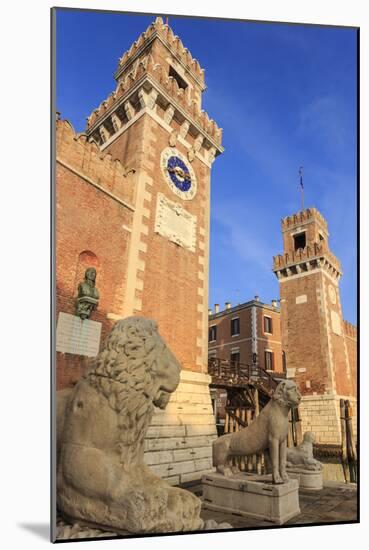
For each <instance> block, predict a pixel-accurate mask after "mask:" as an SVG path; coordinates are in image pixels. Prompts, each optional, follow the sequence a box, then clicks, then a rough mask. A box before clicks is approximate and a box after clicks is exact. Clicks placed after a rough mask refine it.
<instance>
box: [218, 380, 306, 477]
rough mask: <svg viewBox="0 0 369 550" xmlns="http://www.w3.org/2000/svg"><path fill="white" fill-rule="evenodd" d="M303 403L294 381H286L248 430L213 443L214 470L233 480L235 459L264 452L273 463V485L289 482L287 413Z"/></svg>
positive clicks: (277, 389) (227, 435)
mask: <svg viewBox="0 0 369 550" xmlns="http://www.w3.org/2000/svg"><path fill="white" fill-rule="evenodd" d="M300 401H301V394H300V392H299V391H298V389H297V386H296V384H295V382H293V381H292V380H283V381H282V382H280V383H279V384H278V386H277V387H276V389H275V391H274V393H273V395H272V398H271V399H270V401H269V402H268V403H267V405H266V406H265V407H264V408H263V409H262V410H261V412H260V414H259V415H258V416H257V417H256V418H255V420H253V421H252V422H251V424H250V425H249V426H247V427H246V428H243V429H242V430H240V431H238V432H234V433H231V434H226V435H223V436H222V437H219V438H218V439H216V440H215V441H214V442H213V466H215V467H216V469H217V472H219V473H221V474H224V475H225V476H230V475H232V474H237V473H238V472H239V470H238V468H237V467H235V466H232V467H230V466H229V461H230V459H231V458H232V457H237V456H249V455H253V454H255V453H260V452H264V454H265V455H266V456H265V458H266V461H267V462H268V461H269V462H270V463H271V467H272V477H273V483H275V484H279V483H284V482H285V481H288V479H289V478H288V475H287V472H286V453H287V434H288V413H289V410H290V409H291V408H295V407H297V406H298V405H299V403H300Z"/></svg>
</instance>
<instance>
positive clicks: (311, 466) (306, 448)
mask: <svg viewBox="0 0 369 550" xmlns="http://www.w3.org/2000/svg"><path fill="white" fill-rule="evenodd" d="M314 440H315V438H314V434H313V433H312V432H305V433H304V437H303V441H302V443H300V445H298V446H297V447H290V448H288V449H287V468H291V469H293V468H302V469H304V470H314V471H319V470H322V469H323V464H322V463H321V462H319V460H316V459H315V458H314V456H313V443H314Z"/></svg>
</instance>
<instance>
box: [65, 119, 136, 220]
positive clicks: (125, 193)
mask: <svg viewBox="0 0 369 550" xmlns="http://www.w3.org/2000/svg"><path fill="white" fill-rule="evenodd" d="M56 151H57V156H56V158H57V162H58V163H60V164H62V165H64V167H66V168H68V169H72V170H73V171H75V172H78V174H80V175H82V177H87V178H90V179H91V180H93V181H94V182H98V184H99V186H100V187H101V188H103V189H105V190H106V191H108V192H110V193H114V194H115V195H117V196H118V197H119V198H120V199H121V200H122V201H125V202H126V203H127V206H128V207H130V209H131V210H133V209H134V208H133V206H132V204H133V199H134V184H133V181H132V178H131V177H130V176H131V175H132V174H133V173H134V169H131V168H127V167H125V166H123V164H122V163H121V162H120V160H119V159H117V158H114V157H113V156H112V155H111V154H110V153H102V152H101V151H100V149H99V147H98V146H97V145H96V143H94V142H90V141H88V139H87V136H86V134H83V133H82V134H77V133H76V132H75V130H74V128H73V126H72V124H71V123H70V122H69V121H68V120H61V119H60V118H58V119H57V121H56Z"/></svg>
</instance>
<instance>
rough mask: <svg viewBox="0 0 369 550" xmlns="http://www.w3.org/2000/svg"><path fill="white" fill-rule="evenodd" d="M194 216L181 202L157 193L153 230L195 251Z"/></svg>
mask: <svg viewBox="0 0 369 550" xmlns="http://www.w3.org/2000/svg"><path fill="white" fill-rule="evenodd" d="M196 221H197V220H196V216H193V215H192V214H190V213H189V212H187V211H186V210H185V209H184V208H183V207H182V205H181V204H179V203H177V202H173V201H171V200H169V199H167V198H166V197H165V196H164V195H163V194H162V193H159V194H158V202H157V204H156V218H155V231H156V233H159V235H162V236H163V237H166V238H167V239H169V240H170V241H172V242H174V243H176V244H178V245H179V246H182V247H183V248H187V250H191V252H195V250H196Z"/></svg>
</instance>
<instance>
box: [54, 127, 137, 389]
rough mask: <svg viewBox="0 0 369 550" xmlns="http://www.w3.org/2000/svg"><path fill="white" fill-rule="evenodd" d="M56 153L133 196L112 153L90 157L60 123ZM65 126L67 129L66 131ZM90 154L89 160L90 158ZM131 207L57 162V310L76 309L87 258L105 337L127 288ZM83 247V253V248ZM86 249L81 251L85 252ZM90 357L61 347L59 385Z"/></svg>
mask: <svg viewBox="0 0 369 550" xmlns="http://www.w3.org/2000/svg"><path fill="white" fill-rule="evenodd" d="M60 130H61V133H62V134H63V135H60V133H58V140H57V144H58V147H57V158H58V159H59V160H61V162H63V163H66V164H68V165H70V166H71V167H73V168H75V169H78V170H80V171H81V172H83V173H84V175H86V176H88V177H91V178H93V179H94V181H96V180H98V181H99V184H100V185H101V186H104V187H106V188H107V189H109V190H112V191H114V193H115V194H118V193H119V194H120V195H121V196H124V197H125V198H130V195H131V194H132V189H131V190H130V189H129V188H128V186H125V187H124V184H125V183H126V182H125V179H124V178H123V177H122V176H121V175H119V174H118V175H117V173H116V169H117V167H116V166H112V162H111V161H110V159H106V158H105V159H100V161H99V160H98V157H97V155H96V156H95V157H94V158H93V161H91V157H92V154H91V146H90V144H87V145H84V144H83V142H81V141H79V140H76V139H74V134H72V133H71V131H70V129H68V127H66V123H59V125H58V131H60ZM65 130H66V131H65ZM87 159H88V161H87ZM131 221H132V212H131V211H130V210H128V209H127V208H126V207H124V206H123V205H121V204H120V203H119V202H117V201H115V200H114V199H112V198H111V197H109V196H108V195H106V194H105V193H104V192H102V191H101V190H98V189H96V188H95V187H94V186H93V185H91V184H90V183H88V182H87V181H86V180H85V179H84V178H83V177H81V176H79V175H77V174H75V173H74V172H73V171H71V170H70V169H69V168H66V167H65V166H63V165H62V164H61V163H60V162H58V161H57V166H56V286H57V289H56V292H57V302H56V315H57V319H58V315H59V312H61V311H63V312H66V313H71V314H75V297H76V294H77V287H78V283H79V282H80V281H81V280H83V276H84V270H85V268H86V267H88V265H87V264H92V265H94V266H95V267H96V270H97V279H96V286H97V288H98V290H99V293H100V301H99V306H98V309H97V310H96V311H94V312H92V314H91V317H90V318H91V319H92V320H95V321H100V322H101V323H102V336H101V342H102V341H103V340H104V338H105V336H106V334H107V333H108V332H109V330H110V328H111V326H112V324H113V322H114V321H112V320H109V319H108V318H107V315H108V313H113V314H119V312H120V310H121V307H122V303H123V299H124V291H125V280H126V266H127V252H128V246H129V239H130V233H129V232H128V231H127V230H125V229H123V225H125V226H127V227H129V226H130V225H131ZM83 253H84V254H83ZM81 255H82V256H81ZM88 362H89V360H88V358H86V357H83V356H78V355H71V354H64V353H60V352H58V353H57V389H61V388H64V387H67V386H71V385H73V384H74V383H76V382H77V380H78V379H79V378H80V376H81V373H82V372H83V370H84V369H85V368H86V366H87V365H88Z"/></svg>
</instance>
